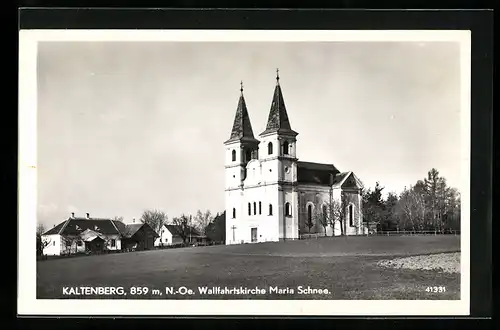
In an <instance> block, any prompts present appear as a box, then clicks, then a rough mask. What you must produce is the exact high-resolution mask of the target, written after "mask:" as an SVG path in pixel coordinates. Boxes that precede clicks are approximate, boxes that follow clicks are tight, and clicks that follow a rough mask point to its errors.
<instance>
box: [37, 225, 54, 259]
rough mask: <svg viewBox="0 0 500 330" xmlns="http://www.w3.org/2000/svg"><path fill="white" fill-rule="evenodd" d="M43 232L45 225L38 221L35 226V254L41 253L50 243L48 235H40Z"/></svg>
mask: <svg viewBox="0 0 500 330" xmlns="http://www.w3.org/2000/svg"><path fill="white" fill-rule="evenodd" d="M44 233H45V226H44V225H43V224H42V223H39V224H38V225H37V226H36V250H37V255H39V256H41V255H43V250H44V249H45V248H46V247H47V246H49V244H50V243H52V240H51V239H50V237H43V236H42V235H43V234H44Z"/></svg>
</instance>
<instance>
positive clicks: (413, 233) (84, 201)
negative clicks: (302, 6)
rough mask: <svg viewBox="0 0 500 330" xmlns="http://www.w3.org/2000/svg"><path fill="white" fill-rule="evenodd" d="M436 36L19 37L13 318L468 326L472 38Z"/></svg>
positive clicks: (114, 34) (464, 33) (273, 33)
mask: <svg viewBox="0 0 500 330" xmlns="http://www.w3.org/2000/svg"><path fill="white" fill-rule="evenodd" d="M441 32H442V31H441ZM441 32H440V31H411V30H410V31H294V32H288V31H203V30H200V31H189V30H185V31H157V30H155V31H140V30H137V31H120V30H115V31H110V30H109V31H106V30H102V31H97V30H95V31H89V30H81V31H70V30H67V31H44V30H39V31H37V30H33V31H21V33H20V70H21V71H20V77H21V78H20V79H21V81H22V82H23V84H22V85H20V108H19V124H20V126H19V127H20V131H19V133H20V140H19V141H20V144H19V146H20V149H19V150H20V151H19V153H20V158H19V159H20V179H19V180H20V181H19V182H20V205H22V206H23V207H20V209H19V233H20V234H19V255H20V257H19V258H20V259H19V264H20V266H19V267H20V277H19V281H20V284H19V288H20V289H19V290H20V291H19V295H20V299H23V301H25V304H26V305H24V307H23V308H26V309H27V310H30V311H32V312H33V311H35V310H39V311H43V312H44V313H58V314H60V313H65V310H66V309H68V308H69V307H68V306H72V307H71V313H72V314H75V313H79V312H82V313H83V312H89V313H101V314H102V313H104V314H106V313H108V312H109V313H118V312H119V313H123V312H124V308H125V306H127V307H126V308H127V309H128V310H130V312H133V313H134V314H137V313H140V314H141V313H143V314H147V313H155V314H162V313H170V314H175V313H184V314H186V313H196V314H204V313H206V314H213V312H214V311H217V312H219V313H220V312H222V313H225V314H232V313H233V314H238V312H237V309H240V311H241V308H244V309H245V313H259V314H268V315H270V314H273V313H278V314H288V313H289V314H308V313H314V314H320V315H336V314H338V315H356V314H364V315H366V314H370V313H372V314H374V315H376V314H387V313H388V312H389V313H395V314H412V313H415V314H419V315H423V314H428V315H446V314H454V315H457V314H464V315H465V314H466V313H467V312H468V308H469V306H468V296H469V236H468V235H469V217H468V214H469V212H470V210H469V204H468V203H469V175H470V170H469V160H470V159H469V157H470V156H469V154H470V150H469V148H470V145H469V143H470V127H469V126H470V122H469V121H470V119H469V117H470V105H469V99H470V95H469V94H470V33H468V32H467V31H446V32H442V33H441ZM101 304H102V305H101ZM19 307H20V308H21V305H20V306H19ZM167 307H168V308H167ZM65 308H66V309H65Z"/></svg>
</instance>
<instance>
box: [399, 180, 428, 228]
mask: <svg viewBox="0 0 500 330" xmlns="http://www.w3.org/2000/svg"><path fill="white" fill-rule="evenodd" d="M397 215H398V216H399V220H400V227H403V229H405V230H412V231H417V230H421V229H422V227H423V220H424V218H425V200H424V199H423V197H422V196H421V195H420V194H419V193H418V192H417V191H415V189H413V187H410V189H408V190H406V189H405V190H404V191H403V192H402V193H401V196H400V198H399V203H398V204H397Z"/></svg>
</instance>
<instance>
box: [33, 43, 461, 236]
mask: <svg viewBox="0 0 500 330" xmlns="http://www.w3.org/2000/svg"><path fill="white" fill-rule="evenodd" d="M459 46H460V45H459V43H453V42H425V43H422V42H282V43H279V42H267V43H266V42H260V43H258V42H225V43H224V42H219V43H217V42H201V43H200V42H40V43H39V46H38V59H37V79H38V83H37V89H38V91H37V93H38V109H37V120H38V132H37V157H38V159H37V169H38V172H37V173H38V192H37V194H38V196H37V198H38V201H37V203H38V210H37V211H38V215H37V216H38V221H39V223H43V224H44V225H45V226H46V227H52V226H53V225H55V224H58V223H60V222H62V221H64V220H65V219H67V217H68V216H69V215H70V212H75V215H76V216H84V215H85V213H87V212H88V213H90V215H91V217H114V216H123V217H124V220H125V222H132V219H133V218H136V219H139V218H140V217H141V214H142V212H143V211H144V210H147V209H160V210H163V211H164V212H166V213H167V215H168V217H169V218H170V219H171V218H172V217H175V216H179V215H181V214H182V213H185V214H194V213H195V212H196V211H197V210H198V209H201V210H205V209H209V210H211V211H212V213H214V214H215V213H217V212H223V211H224V189H225V176H224V157H225V153H224V152H225V149H224V145H223V142H224V141H225V140H227V139H228V138H229V135H230V132H231V128H232V124H233V120H234V115H235V112H236V107H237V103H238V98H239V95H240V81H243V87H244V96H245V100H246V104H247V107H248V111H249V115H250V120H251V123H252V127H253V131H254V135H255V136H258V134H260V133H261V132H262V131H264V129H265V126H266V121H267V116H268V113H269V109H270V106H271V100H272V95H273V91H274V86H275V84H276V80H275V77H276V69H277V68H279V73H280V85H281V87H282V91H283V96H284V100H285V104H286V108H287V112H288V116H289V119H290V123H291V126H292V129H293V130H295V131H297V132H298V133H299V135H298V137H297V156H298V158H299V160H301V161H310V162H319V163H331V164H334V165H335V167H337V168H338V169H339V170H340V171H342V172H344V171H353V172H354V173H355V174H356V175H357V176H358V177H359V178H360V179H361V181H362V182H363V183H364V184H365V186H366V187H373V186H374V185H375V182H377V181H379V182H380V183H381V185H382V186H384V187H385V189H384V192H385V193H388V192H389V191H393V192H396V193H399V192H400V191H401V190H403V189H404V187H405V186H406V187H408V186H410V185H412V184H414V183H415V182H416V181H417V180H419V179H423V178H424V177H425V176H426V174H427V171H429V170H430V169H431V168H433V167H434V168H436V169H438V171H439V172H440V174H441V175H442V176H444V177H445V178H446V179H447V181H448V184H449V185H451V186H453V187H456V188H458V189H459V190H460V180H461V174H460V161H461V155H460V152H461V149H460V48H459Z"/></svg>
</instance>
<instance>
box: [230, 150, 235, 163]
mask: <svg viewBox="0 0 500 330" xmlns="http://www.w3.org/2000/svg"><path fill="white" fill-rule="evenodd" d="M231 160H232V161H233V162H235V161H236V150H233V151H231Z"/></svg>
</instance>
